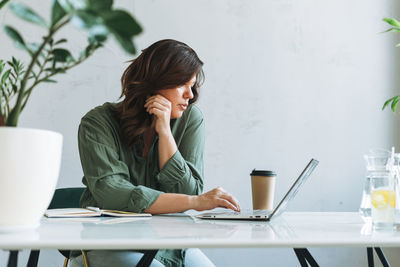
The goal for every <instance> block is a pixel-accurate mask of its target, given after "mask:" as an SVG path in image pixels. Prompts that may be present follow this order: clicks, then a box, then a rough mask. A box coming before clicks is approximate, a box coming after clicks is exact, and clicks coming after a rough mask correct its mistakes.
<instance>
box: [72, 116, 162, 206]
mask: <svg viewBox="0 0 400 267" xmlns="http://www.w3.org/2000/svg"><path fill="white" fill-rule="evenodd" d="M78 145H79V154H80V159H81V164H82V169H83V173H84V178H83V180H84V183H85V184H86V185H87V188H88V190H89V193H90V195H91V197H92V198H93V199H94V200H95V202H96V204H97V206H99V207H100V208H105V209H118V210H125V211H132V212H143V211H144V210H145V209H147V208H148V207H149V206H151V205H152V204H153V203H154V202H155V201H156V200H157V198H158V197H159V195H160V194H161V193H162V192H160V191H158V190H154V189H151V188H148V187H146V186H142V185H134V184H132V183H131V181H130V177H129V175H130V174H129V169H128V166H127V165H126V164H125V163H124V162H123V161H121V160H120V159H119V154H118V146H117V143H116V140H115V138H114V137H113V135H112V131H110V129H107V125H103V124H102V123H101V122H99V121H97V120H96V119H95V118H83V119H82V121H81V124H80V126H79V131H78Z"/></svg>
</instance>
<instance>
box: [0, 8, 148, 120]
mask: <svg viewBox="0 0 400 267" xmlns="http://www.w3.org/2000/svg"><path fill="white" fill-rule="evenodd" d="M7 1H8V0H6V1H0V8H1V7H2V6H4V4H5V3H6V2H7ZM112 5H113V1H112V0H101V1H99V0H53V3H52V6H51V10H50V19H49V22H47V21H46V20H45V19H43V18H42V17H40V16H39V15H38V14H37V13H36V12H35V11H34V10H32V9H31V8H29V7H27V6H25V5H23V4H20V3H16V2H13V3H11V4H10V10H11V11H12V12H13V13H14V14H15V15H16V16H18V17H19V18H21V19H23V20H25V21H27V22H29V23H34V24H36V25H39V26H41V27H45V28H46V29H47V34H46V35H45V36H43V38H42V39H41V42H27V41H26V40H24V38H23V35H22V34H20V33H19V32H18V30H16V29H14V28H13V27H11V26H9V25H6V26H4V30H5V32H6V33H7V35H8V36H9V37H10V38H11V39H12V40H13V42H14V44H15V45H16V46H17V47H19V48H21V49H23V50H25V51H26V52H27V53H28V54H29V55H30V62H29V64H27V67H25V65H24V64H22V63H21V62H20V61H19V60H17V59H15V58H14V57H12V60H11V61H7V62H4V61H2V60H0V126H1V125H7V126H16V125H17V123H18V119H19V116H20V114H21V112H22V111H23V109H24V108H25V106H26V104H27V102H28V99H29V97H30V95H31V93H32V91H33V89H34V88H35V87H36V86H37V85H38V84H40V83H41V82H48V83H54V82H56V80H54V79H53V76H55V75H57V74H62V73H66V72H67V71H68V70H69V69H71V68H73V67H75V66H77V65H78V64H80V63H82V62H83V61H85V60H86V59H87V58H89V57H90V56H91V55H93V53H94V52H95V51H96V50H97V49H99V48H100V47H102V46H103V44H104V42H106V41H107V39H108V37H109V36H113V37H114V38H115V39H116V40H117V42H118V43H119V45H120V46H121V47H122V48H123V49H124V50H125V51H126V52H128V53H130V54H134V53H136V48H135V46H134V44H133V38H134V37H135V36H136V35H138V34H139V33H141V31H142V28H141V27H140V25H139V24H138V23H137V21H136V20H135V19H134V18H133V17H132V16H131V15H130V14H129V13H128V12H126V11H123V10H118V9H113V7H112ZM70 22H71V23H72V24H74V25H75V26H77V27H79V28H82V29H84V30H86V32H87V33H88V43H87V45H86V46H84V47H83V49H82V51H81V52H80V53H79V54H78V55H76V56H74V55H73V54H72V53H71V52H70V51H69V50H68V48H67V47H66V46H65V45H66V44H67V43H68V41H67V38H60V39H57V40H54V36H55V33H56V32H58V31H60V29H62V28H63V27H64V26H65V25H67V24H68V23H70ZM57 36H58V35H57Z"/></svg>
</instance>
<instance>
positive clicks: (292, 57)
mask: <svg viewBox="0 0 400 267" xmlns="http://www.w3.org/2000/svg"><path fill="white" fill-rule="evenodd" d="M24 2H25V3H29V5H31V6H41V10H40V13H41V14H43V16H46V17H48V16H47V14H48V7H49V5H50V3H42V2H45V1H38V0H35V1H27V0H25V1H24ZM39 2H40V5H39ZM47 2H50V1H47ZM117 5H118V6H120V7H122V8H125V9H128V10H130V11H131V12H133V13H134V14H135V16H136V18H137V19H138V21H139V22H140V23H141V25H142V26H143V28H144V33H143V34H142V35H141V36H140V37H139V38H138V39H137V40H136V44H137V46H138V47H139V49H143V48H145V47H147V46H148V45H150V44H151V43H153V42H155V41H157V40H159V39H164V38H174V39H178V40H181V41H184V42H186V43H187V44H189V45H190V46H192V47H193V48H194V49H195V50H196V51H197V52H198V54H199V56H200V58H201V59H202V60H203V61H204V62H205V66H204V70H205V74H206V82H205V84H204V86H203V87H202V89H201V97H200V102H199V106H200V108H201V109H202V111H203V113H204V116H205V120H206V129H207V142H206V146H207V147H206V157H205V158H206V160H205V167H206V175H205V187H206V190H208V189H211V188H213V187H215V186H217V185H222V186H223V187H224V188H225V189H227V190H228V191H230V192H232V193H233V194H234V195H235V196H236V197H237V198H238V199H239V200H240V202H241V206H242V208H250V207H251V195H250V184H249V173H250V171H251V170H252V169H253V168H265V169H272V170H275V171H276V172H277V173H278V182H277V193H276V199H275V200H276V201H277V200H278V199H280V198H281V197H282V195H283V194H284V192H285V191H286V190H287V188H288V187H289V185H290V184H291V182H292V181H293V179H294V178H295V176H296V175H297V174H298V173H299V171H300V169H301V168H303V166H304V165H305V164H306V163H307V162H308V160H309V159H310V158H311V157H315V158H317V159H319V160H320V166H319V167H318V168H317V170H316V171H315V173H314V175H313V176H312V177H311V179H310V180H309V182H308V183H307V184H306V185H305V186H304V188H303V189H302V190H301V192H300V193H299V194H298V196H297V197H296V199H295V201H294V203H292V204H291V206H290V208H289V209H290V210H292V211H295V210H296V211H297V210H302V211H356V210H357V209H358V207H359V202H360V197H361V190H362V185H363V177H364V163H363V159H362V155H363V154H364V153H365V152H367V151H368V149H370V148H377V147H383V148H390V147H391V146H392V145H396V146H397V149H398V150H400V147H399V142H398V141H399V139H398V138H397V135H398V134H399V131H398V128H399V123H398V120H399V117H398V115H394V114H392V113H391V112H389V110H386V111H384V112H382V111H381V110H380V108H381V106H382V104H383V102H384V101H385V100H386V99H387V98H389V97H391V96H392V95H394V94H395V93H396V92H397V91H398V90H397V91H396V89H397V88H398V85H399V82H400V80H399V78H397V76H398V75H397V73H398V71H399V63H398V62H399V49H397V50H396V48H394V45H395V43H396V40H397V41H398V38H397V37H396V38H395V35H392V34H378V33H379V32H381V31H383V30H385V29H386V28H387V26H386V25H385V23H383V22H382V21H381V19H382V18H383V17H386V16H394V17H395V16H396V15H399V12H398V9H399V4H397V3H396V1H395V0H389V1H381V0H371V1H361V0H355V1H346V0H330V1H317V0H304V1H295V0H279V1H278V0H265V1H262V0H255V1H240V0H220V1H212V0H208V1H193V0H190V1H188V0H186V1H185V0H180V1H179V0H168V1H165V0H164V1H163V0H153V1H145V0H141V1H123V0H120V1H117ZM36 9H37V8H36ZM0 14H1V16H0V22H2V23H12V24H17V26H16V27H18V28H19V29H24V30H21V31H24V33H25V34H24V36H27V37H26V38H27V39H28V36H29V37H30V38H31V39H32V38H39V37H40V36H41V34H42V31H40V30H39V29H38V28H37V27H32V26H30V25H27V24H26V23H23V22H20V21H19V20H17V19H15V18H14V17H13V15H12V14H11V12H10V11H7V8H5V9H3V10H2V11H1V13H0ZM61 35H62V36H67V37H68V38H69V43H70V44H71V45H72V47H73V50H76V51H78V50H79V47H80V46H81V45H82V44H83V42H82V41H84V40H85V38H84V35H83V34H82V32H79V31H77V30H75V29H74V28H72V27H71V28H69V29H66V31H65V32H64V34H61ZM10 55H24V54H23V53H22V52H20V51H18V50H16V49H15V48H14V47H13V46H12V44H11V41H10V40H9V39H8V37H6V36H5V34H4V33H2V34H0V58H9V56H10ZM129 59H131V57H130V56H128V55H126V54H125V53H124V52H122V51H121V50H120V49H119V47H118V46H117V45H116V43H115V42H114V41H110V42H108V43H107V45H106V47H105V48H104V49H102V50H100V51H98V53H97V54H96V55H95V56H93V58H91V59H90V60H88V62H86V63H84V64H82V65H81V66H78V67H77V68H75V69H73V70H72V71H70V72H69V73H68V74H67V75H62V76H59V77H57V80H58V84H43V85H41V86H40V87H38V88H37V90H36V92H35V93H34V94H33V96H32V99H31V101H30V103H29V106H28V107H27V109H26V111H25V112H24V113H23V116H22V118H21V121H20V126H23V127H36V128H46V129H52V130H56V131H59V132H61V133H62V134H63V135H64V138H65V142H64V152H63V163H62V169H61V174H60V179H59V182H58V186H59V187H67V186H80V185H81V177H82V171H81V169H80V163H79V155H78V150H77V140H76V133H77V127H78V124H79V120H80V118H81V117H82V116H83V115H84V114H85V113H86V112H87V111H88V110H89V109H91V108H92V107H94V106H96V105H100V104H102V103H103V102H105V101H115V100H116V99H117V98H118V96H119V92H120V83H119V79H120V76H121V73H122V71H123V70H124V68H125V67H126V66H127V64H125V63H124V62H125V61H127V60H129ZM204 251H205V252H206V254H207V255H209V257H210V258H211V259H212V260H213V261H214V262H215V263H216V264H217V266H243V265H245V264H250V265H251V266H265V265H268V264H270V265H271V266H296V265H298V263H297V262H296V258H295V256H294V253H293V252H292V251H291V250H290V249H235V250H227V249H207V250H204ZM311 252H312V253H313V255H314V256H315V257H316V258H317V260H318V261H319V262H320V264H321V265H322V266H365V265H366V253H365V252H366V251H365V249H361V248H360V249H357V248H352V249H350V248H335V249H327V248H324V249H322V248H314V249H311ZM387 252H388V253H389V255H388V256H389V258H390V259H392V260H396V261H398V260H399V257H398V256H397V258H396V255H395V254H396V253H397V254H398V250H397V249H392V250H387ZM24 254H25V255H26V254H27V253H26V252H25V253H24ZM6 255H7V254H6V253H4V252H3V253H0V265H2V263H5V260H6V257H5V256H6ZM21 262H23V263H25V261H24V259H21ZM61 262H62V258H61V256H59V255H58V254H57V252H55V251H44V253H42V256H41V258H40V264H41V266H56V265H57V266H59V265H60V264H61ZM21 266H22V265H21Z"/></svg>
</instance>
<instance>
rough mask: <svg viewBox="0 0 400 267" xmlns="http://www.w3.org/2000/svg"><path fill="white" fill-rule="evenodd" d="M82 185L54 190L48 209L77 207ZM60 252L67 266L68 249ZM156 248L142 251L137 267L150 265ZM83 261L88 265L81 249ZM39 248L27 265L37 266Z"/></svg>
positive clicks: (82, 189)
mask: <svg viewBox="0 0 400 267" xmlns="http://www.w3.org/2000/svg"><path fill="white" fill-rule="evenodd" d="M84 190H85V188H84V187H71V188H59V189H56V191H55V192H54V196H53V199H52V200H51V203H50V205H49V209H63V208H79V207H80V205H79V201H80V198H81V195H82V193H83V191H84ZM59 251H60V253H61V254H62V255H63V256H64V257H65V260H64V267H67V266H68V261H69V255H70V252H71V251H70V250H59ZM157 251H158V250H148V251H146V252H145V253H144V255H143V257H142V258H141V259H140V261H139V263H138V264H137V265H136V266H137V267H145V266H146V267H147V266H150V264H151V262H152V261H153V259H154V257H155V255H156V254H157ZM81 252H82V256H83V261H84V264H85V266H86V267H87V266H89V263H88V260H87V255H86V251H84V250H81ZM39 253H40V251H39V250H32V251H31V253H30V255H29V260H28V264H27V266H28V267H37V262H38V259H39Z"/></svg>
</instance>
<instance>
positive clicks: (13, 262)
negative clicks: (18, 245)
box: [7, 250, 18, 267]
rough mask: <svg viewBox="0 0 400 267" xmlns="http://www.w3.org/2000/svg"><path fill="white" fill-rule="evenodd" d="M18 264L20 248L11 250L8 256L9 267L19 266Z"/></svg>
mask: <svg viewBox="0 0 400 267" xmlns="http://www.w3.org/2000/svg"><path fill="white" fill-rule="evenodd" d="M17 266H18V250H12V251H10V255H9V256H8V263H7V267H17Z"/></svg>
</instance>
